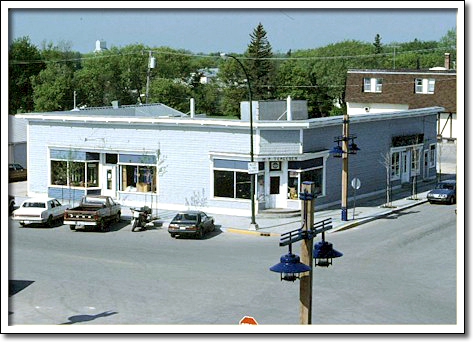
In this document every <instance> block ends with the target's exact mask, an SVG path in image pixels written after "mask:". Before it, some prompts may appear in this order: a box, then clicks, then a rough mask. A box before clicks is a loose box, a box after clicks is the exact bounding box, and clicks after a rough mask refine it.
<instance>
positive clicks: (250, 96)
mask: <svg viewBox="0 0 473 342" xmlns="http://www.w3.org/2000/svg"><path fill="white" fill-rule="evenodd" d="M228 57H231V58H233V59H234V60H235V61H237V63H238V64H239V65H240V67H241V68H242V69H243V72H244V73H245V76H246V82H247V85H248V101H249V103H250V161H251V162H252V163H253V162H254V161H255V160H254V152H253V107H252V102H253V94H252V93H251V83H250V77H249V76H248V73H247V72H246V69H245V66H244V65H243V63H241V62H240V60H239V59H238V58H236V57H235V56H232V55H228ZM250 177H251V189H250V197H251V225H250V229H257V226H258V225H257V224H256V218H255V215H256V210H255V183H256V181H255V174H251V176H250Z"/></svg>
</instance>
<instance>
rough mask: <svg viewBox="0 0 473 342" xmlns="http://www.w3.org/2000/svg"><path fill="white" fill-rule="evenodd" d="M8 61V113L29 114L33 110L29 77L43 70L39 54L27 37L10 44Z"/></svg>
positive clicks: (31, 87)
mask: <svg viewBox="0 0 473 342" xmlns="http://www.w3.org/2000/svg"><path fill="white" fill-rule="evenodd" d="M8 60H9V64H8V79H9V82H8V93H9V101H8V113H9V114H16V113H17V112H23V113H24V112H31V111H33V108H34V102H33V86H32V84H31V76H35V75H37V74H38V73H39V72H40V71H41V70H42V69H43V68H44V64H43V63H40V61H41V54H40V52H39V50H38V48H37V47H36V46H35V45H33V44H31V42H30V39H29V37H21V38H17V39H15V40H13V41H12V43H11V44H10V46H9V50H8Z"/></svg>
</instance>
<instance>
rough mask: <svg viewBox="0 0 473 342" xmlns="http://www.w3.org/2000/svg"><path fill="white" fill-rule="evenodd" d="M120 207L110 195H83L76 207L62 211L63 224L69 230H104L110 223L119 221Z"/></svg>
mask: <svg viewBox="0 0 473 342" xmlns="http://www.w3.org/2000/svg"><path fill="white" fill-rule="evenodd" d="M120 217H121V207H120V204H118V203H116V202H115V201H114V200H113V199H112V198H111V197H110V196H84V197H82V200H81V202H80V205H79V206H78V207H75V208H72V209H67V210H66V211H65V212H64V224H68V225H69V227H70V228H71V230H78V229H84V230H85V229H92V230H101V231H106V230H108V229H109V228H110V223H112V222H118V221H120Z"/></svg>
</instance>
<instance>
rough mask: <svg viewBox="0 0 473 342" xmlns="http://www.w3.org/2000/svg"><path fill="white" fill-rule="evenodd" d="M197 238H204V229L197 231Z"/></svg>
mask: <svg viewBox="0 0 473 342" xmlns="http://www.w3.org/2000/svg"><path fill="white" fill-rule="evenodd" d="M197 237H198V238H199V239H202V238H203V237H204V229H203V228H202V229H201V230H199V234H198V235H197Z"/></svg>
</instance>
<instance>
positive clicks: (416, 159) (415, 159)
mask: <svg viewBox="0 0 473 342" xmlns="http://www.w3.org/2000/svg"><path fill="white" fill-rule="evenodd" d="M420 155H421V150H420V149H419V148H414V149H412V156H411V170H412V172H413V173H417V174H419V173H420Z"/></svg>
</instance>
